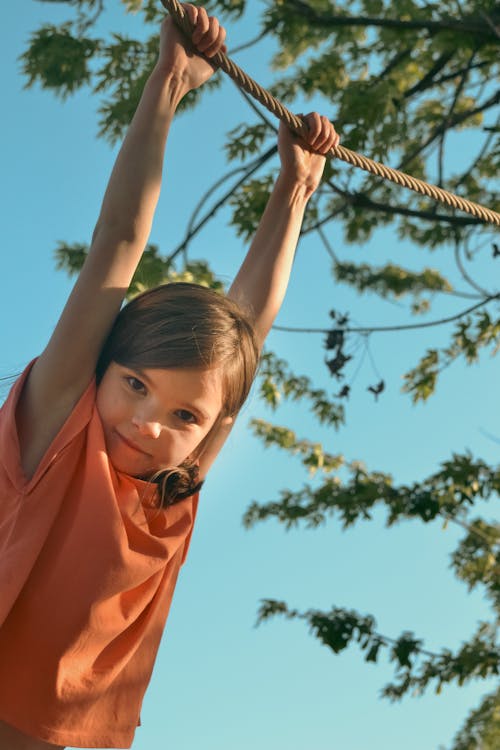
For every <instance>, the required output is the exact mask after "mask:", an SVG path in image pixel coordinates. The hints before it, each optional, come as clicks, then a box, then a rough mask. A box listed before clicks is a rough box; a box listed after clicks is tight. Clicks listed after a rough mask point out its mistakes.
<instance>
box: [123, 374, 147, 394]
mask: <svg viewBox="0 0 500 750" xmlns="http://www.w3.org/2000/svg"><path fill="white" fill-rule="evenodd" d="M124 380H125V382H126V383H127V385H128V386H129V388H130V389H131V390H132V391H134V393H146V386H145V385H144V383H143V382H142V380H139V378H135V377H134V376H133V375H126V376H125V378H124Z"/></svg>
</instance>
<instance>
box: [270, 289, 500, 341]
mask: <svg viewBox="0 0 500 750" xmlns="http://www.w3.org/2000/svg"><path fill="white" fill-rule="evenodd" d="M495 299H500V293H499V294H493V295H490V296H488V297H486V299H483V300H482V301H481V302H478V303H477V305H472V307H468V308H467V309H466V310H462V312H461V313H458V314H457V315H452V316H450V317H448V318H441V319H440V320H431V321H429V322H428V323H410V324H408V325H401V326H371V327H369V326H366V327H362V326H359V327H355V328H340V327H337V328H296V327H293V326H277V325H274V326H273V330H275V331H284V332H285V333H323V334H325V333H330V332H331V331H342V333H386V332H389V331H411V330H416V329H417V328H431V327H432V326H440V325H444V324H445V323H453V321H455V320H460V318H463V317H464V316H465V315H468V314H469V313H471V312H474V311H475V310H479V308H480V307H484V306H485V305H487V304H488V303H489V302H491V301H492V300H495Z"/></svg>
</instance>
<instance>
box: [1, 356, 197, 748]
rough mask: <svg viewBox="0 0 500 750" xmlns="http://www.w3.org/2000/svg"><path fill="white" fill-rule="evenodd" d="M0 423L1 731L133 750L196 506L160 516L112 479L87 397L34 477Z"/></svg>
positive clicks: (149, 491) (16, 391)
mask: <svg viewBox="0 0 500 750" xmlns="http://www.w3.org/2000/svg"><path fill="white" fill-rule="evenodd" d="M31 366H32V364H31V365H29V366H28V368H26V370H25V372H24V373H23V375H22V376H21V377H20V379H19V380H18V381H17V382H16V383H15V385H14V386H13V388H12V390H11V393H10V394H9V397H8V398H7V401H6V402H5V403H4V405H3V407H2V408H1V409H0V719H3V720H4V721H6V722H7V723H9V724H11V725H12V726H14V727H16V728H17V729H19V730H20V731H22V732H24V733H25V734H28V735H30V736H32V737H35V738H37V739H40V740H44V741H45V742H51V743H54V744H57V745H69V746H73V747H115V748H116V747H130V745H131V744H132V740H133V737H134V732H135V728H136V726H137V725H138V723H140V719H139V716H140V709H141V704H142V700H143V696H144V693H145V690H146V687H147V685H148V683H149V681H150V678H151V673H152V670H153V665H154V661H155V657H156V653H157V650H158V647H159V644H160V639H161V635H162V632H163V629H164V626H165V621H166V619H167V615H168V611H169V607H170V603H171V600H172V596H173V592H174V588H175V584H176V581H177V577H178V574H179V570H180V567H181V565H182V564H183V562H184V561H185V559H186V554H187V550H188V547H189V542H190V538H191V533H192V529H193V524H194V519H195V515H196V509H197V505H198V496H197V495H196V496H193V497H189V498H186V499H184V500H182V501H180V502H179V503H177V504H175V505H172V506H170V507H168V508H166V509H158V507H155V503H156V502H157V499H158V498H157V490H156V487H155V486H153V485H151V484H149V483H147V482H145V481H142V480H140V479H136V478H135V477H131V476H129V475H127V474H123V473H120V472H117V471H115V469H114V468H113V466H112V465H111V463H110V461H109V459H108V456H107V454H106V449H105V443H104V436H103V430H102V423H101V421H100V418H99V414H98V413H97V409H96V406H95V396H96V385H95V382H92V383H90V385H89V386H88V388H87V390H86V391H85V393H84V394H83V395H82V396H81V398H80V400H79V401H78V403H77V404H76V406H75V408H74V409H73V411H72V413H71V414H70V416H69V417H68V419H67V420H66V422H65V424H64V425H63V426H62V428H61V429H60V431H59V433H58V435H56V437H55V438H54V440H53V441H52V444H51V445H50V447H49V449H48V450H47V452H46V454H45V456H44V457H43V458H42V460H41V462H40V464H39V466H38V468H37V470H36V472H35V474H34V476H33V477H32V478H31V479H29V480H27V479H26V478H25V476H24V475H23V471H22V467H21V460H20V452H19V441H18V435H17V430H16V420H15V415H16V405H17V403H18V399H19V395H20V393H21V390H22V387H23V384H24V382H25V380H26V377H27V375H28V372H29V370H30V368H31Z"/></svg>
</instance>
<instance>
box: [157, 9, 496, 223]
mask: <svg viewBox="0 0 500 750" xmlns="http://www.w3.org/2000/svg"><path fill="white" fill-rule="evenodd" d="M161 2H162V4H163V5H164V7H165V8H166V9H167V10H168V11H169V12H170V13H171V14H172V16H173V18H174V20H175V22H176V23H177V25H178V26H179V27H180V28H181V29H182V30H183V31H184V33H185V34H186V35H187V36H188V37H189V39H190V38H191V35H192V32H193V28H192V25H191V23H190V21H189V19H188V17H187V15H186V13H185V12H184V9H183V7H182V5H181V4H180V3H179V2H178V0H161ZM210 63H211V64H212V65H214V66H215V67H218V68H220V69H221V70H223V71H224V73H227V75H228V76H229V77H230V78H232V80H233V81H234V82H235V83H236V84H237V85H238V86H240V87H241V88H242V89H244V90H245V91H246V92H247V93H248V94H250V95H251V96H253V97H254V98H255V99H257V101H259V102H260V103H261V104H262V105H263V106H264V107H266V109H268V110H269V111H270V112H272V114H273V115H275V116H276V117H278V118H279V119H280V120H283V122H285V123H286V124H287V125H288V127H289V128H290V129H291V130H293V131H294V132H295V133H297V134H298V135H301V136H304V135H306V134H307V126H306V125H305V123H304V122H303V121H302V120H301V119H300V118H299V117H297V116H296V115H294V114H292V112H290V110H288V109H287V108H286V107H285V106H284V105H283V104H282V103H281V102H280V101H279V100H278V99H276V98H275V97H274V96H273V95H272V94H271V93H270V92H269V91H267V90H266V89H264V88H262V86H260V85H259V84H258V83H257V82H256V81H254V80H253V79H252V78H250V76H248V75H247V74H246V73H245V72H244V71H243V70H242V69H241V68H239V67H238V65H236V63H234V62H233V61H232V60H231V59H230V58H229V57H227V56H226V55H225V54H224V53H223V52H219V53H217V55H214V57H211V58H210ZM329 156H333V157H337V158H339V159H342V161H345V162H347V163H348V164H352V165H353V166H355V167H359V168H360V169H364V170H365V171H366V172H370V173H371V174H374V175H377V176H378V177H383V178H384V179H386V180H390V181H391V182H395V183H396V185H401V186H402V187H406V188H409V189H410V190H414V191H415V192H416V193H420V194H422V195H427V196H429V197H431V198H434V200H436V201H440V202H441V203H445V204H446V205H447V206H451V207H452V208H458V209H460V210H461V211H465V212H466V213H469V214H472V216H475V217H476V218H478V219H480V220H481V221H484V222H488V223H491V224H496V225H497V226H500V213H497V212H496V211H492V210H491V209H489V208H485V207H484V206H480V205H479V204H478V203H473V202H472V201H469V200H467V199H466V198H460V197H459V196H458V195H454V194H453V193H449V192H448V191H447V190H443V188H440V187H437V186H436V185H430V184H429V183H427V182H424V180H419V179H417V178H416V177H411V176H410V175H407V174H405V173H404V172H400V171H399V170H397V169H393V168H392V167H386V166H385V165H384V164H379V163H378V162H376V161H373V160H372V159H369V158H368V157H366V156H362V155H361V154H357V153H356V152H355V151H351V150H350V149H348V148H345V146H337V147H336V148H333V149H332V150H331V151H330V152H329Z"/></svg>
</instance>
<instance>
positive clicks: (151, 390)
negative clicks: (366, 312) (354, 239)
mask: <svg viewBox="0 0 500 750" xmlns="http://www.w3.org/2000/svg"><path fill="white" fill-rule="evenodd" d="M185 10H186V12H187V14H188V16H189V18H190V20H191V22H192V23H193V25H194V32H193V36H192V46H191V45H190V44H188V43H187V42H186V41H185V39H184V38H183V36H182V35H181V34H180V32H178V31H177V29H176V28H175V27H174V25H173V24H172V22H171V21H170V20H165V21H164V23H163V24H162V28H161V37H160V54H159V59H158V62H157V65H156V67H155V69H154V71H153V72H152V74H151V76H150V78H149V80H148V82H147V84H146V86H145V89H144V92H143V96H142V99H141V102H140V104H139V107H138V109H137V112H136V114H135V116H134V119H133V121H132V124H131V126H130V129H129V132H128V134H127V137H126V139H125V141H124V143H123V146H122V148H121V151H120V154H119V156H118V158H117V161H116V164H115V167H114V169H113V172H112V175H111V178H110V181H109V185H108V188H107V190H106V194H105V196H104V200H103V204H102V209H101V213H100V216H99V219H98V222H97V226H96V228H95V230H94V234H93V238H92V246H91V249H90V252H89V255H88V258H87V260H86V262H85V265H84V267H83V269H82V271H81V274H80V277H79V279H78V281H77V283H76V285H75V287H74V289H73V292H72V293H71V295H70V297H69V300H68V302H67V304H66V307H65V309H64V311H63V313H62V315H61V318H60V320H59V322H58V324H57V327H56V328H55V330H54V333H53V335H52V337H51V339H50V341H49V343H48V345H47V347H46V348H45V350H44V351H43V352H42V354H41V355H40V356H39V357H38V359H36V360H35V361H34V362H32V363H31V364H30V365H29V366H28V367H27V369H26V371H25V372H24V373H23V375H22V376H21V378H20V379H19V381H18V382H17V383H16V384H15V386H14V387H13V389H12V392H11V393H10V395H9V398H8V399H7V401H6V403H5V404H4V406H3V408H2V410H1V413H0V456H1V458H0V550H1V556H2V567H1V571H0V591H1V600H0V625H1V627H0V750H7V748H8V750H47V748H54V747H64V746H66V745H71V746H77V747H130V745H131V743H132V740H133V737H134V731H135V728H136V726H137V724H138V720H139V713H140V708H141V703H142V699H143V696H144V692H145V689H146V687H147V685H148V682H149V680H150V677H151V672H152V669H153V664H154V660H155V656H156V652H157V649H158V646H159V642H160V638H161V634H162V631H163V628H164V625H165V621H166V618H167V614H168V608H169V605H170V601H171V599H172V595H173V591H174V588H175V583H176V579H177V575H178V572H179V569H180V566H181V565H182V563H183V562H184V560H185V558H186V554H187V549H188V545H189V540H190V536H191V532H192V528H193V523H194V518H195V514H196V507H197V501H198V491H199V488H200V485H201V482H202V481H203V479H204V478H205V476H206V474H207V471H208V469H209V468H210V466H211V464H212V462H213V460H214V458H215V457H216V455H217V454H218V452H219V450H220V448H221V446H222V444H223V442H224V440H225V439H226V437H227V435H228V432H229V430H230V428H231V424H232V422H233V420H234V418H235V417H236V415H237V413H238V411H239V410H240V408H241V406H242V404H243V402H244V400H245V398H246V396H247V394H248V391H249V389H250V385H251V382H252V379H253V377H254V375H255V370H256V366H257V359H258V352H259V350H260V348H261V347H262V344H263V342H264V339H265V337H266V335H267V333H268V331H269V329H270V327H271V325H272V322H273V320H274V318H275V316H276V314H277V312H278V310H279V307H280V305H281V302H282V299H283V296H284V293H285V289H286V286H287V283H288V277H289V273H290V268H291V265H292V260H293V255H294V251H295V247H296V243H297V239H298V236H299V231H300V226H301V222H302V218H303V215H304V209H305V207H306V204H307V201H308V199H309V198H310V196H311V195H312V193H313V192H314V190H315V189H316V187H317V185H318V183H319V181H320V178H321V174H322V171H323V166H324V161H325V159H324V156H322V154H326V153H327V152H328V151H329V150H330V149H331V148H332V147H334V146H335V145H337V143H338V136H337V135H336V133H335V130H334V128H333V126H332V125H331V124H330V123H329V122H328V120H327V119H326V118H321V117H319V115H317V114H312V115H309V116H308V117H307V123H308V125H309V128H310V136H309V142H308V144H305V143H303V142H301V141H299V140H298V139H296V138H294V137H293V136H292V135H291V134H290V133H288V132H287V131H286V130H285V129H284V128H283V127H282V128H281V129H280V133H279V152H280V157H281V172H280V175H279V178H278V180H277V182H276V185H275V188H274V191H273V193H272V195H271V197H270V200H269V203H268V206H267V208H266V210H265V212H264V215H263V217H262V220H261V223H260V226H259V228H258V231H257V234H256V237H255V239H254V241H253V243H252V245H251V247H250V250H249V252H248V255H247V257H246V258H245V261H244V263H243V265H242V267H241V269H240V271H239V273H238V274H237V276H236V279H235V281H234V283H233V285H232V287H231V289H230V291H229V294H228V296H227V298H224V297H222V296H221V295H218V294H216V293H214V292H211V291H209V290H207V289H204V288H202V287H197V286H194V285H190V284H170V285H165V286H162V287H159V288H157V289H155V290H152V291H150V292H147V293H145V294H144V295H141V296H139V297H137V298H136V299H134V300H133V301H132V302H131V303H130V304H128V305H127V306H125V308H124V309H123V310H122V311H121V312H120V307H121V304H122V300H123V297H124V295H125V293H126V290H127V288H128V286H129V284H130V281H131V279H132V276H133V274H134V271H135V269H136V266H137V264H138V262H139V260H140V257H141V253H142V251H143V249H144V247H145V245H146V242H147V239H148V235H149V232H150V228H151V222H152V219H153V214H154V210H155V207H156V203H157V200H158V195H159V190H160V183H161V172H162V162H163V153H164V148H165V143H166V139H167V135H168V131H169V128H170V124H171V122H172V118H173V116H174V113H175V110H176V108H177V106H178V104H179V102H180V101H181V99H182V97H183V96H184V95H185V94H186V93H187V92H188V91H190V90H191V89H194V88H196V87H198V86H201V85H202V84H203V82H204V81H206V80H207V79H208V78H209V77H210V75H211V74H212V72H213V69H212V67H211V65H210V64H209V63H208V62H207V58H210V57H211V56H213V55H214V54H215V53H216V52H218V51H219V50H221V49H222V50H225V46H224V38H225V31H224V29H223V28H222V27H221V26H220V25H219V23H218V21H217V19H216V18H213V17H209V16H207V14H206V12H205V11H204V10H203V9H202V8H196V7H195V6H193V5H186V6H185ZM196 51H199V52H200V53H203V57H202V56H199V55H197V54H196Z"/></svg>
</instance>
